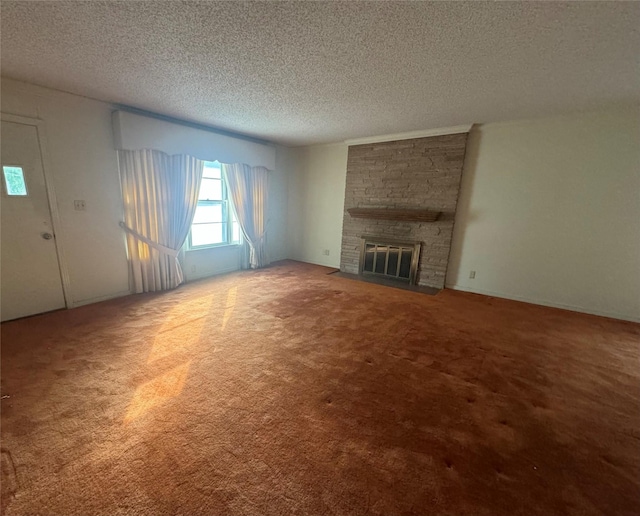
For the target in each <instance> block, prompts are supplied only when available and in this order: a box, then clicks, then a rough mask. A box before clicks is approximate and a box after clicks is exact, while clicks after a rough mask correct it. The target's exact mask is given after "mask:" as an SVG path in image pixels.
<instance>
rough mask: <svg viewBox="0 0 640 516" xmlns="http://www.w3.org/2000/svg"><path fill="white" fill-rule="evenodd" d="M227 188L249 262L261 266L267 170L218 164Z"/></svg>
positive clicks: (264, 259) (264, 248)
mask: <svg viewBox="0 0 640 516" xmlns="http://www.w3.org/2000/svg"><path fill="white" fill-rule="evenodd" d="M222 173H223V174H224V177H225V181H226V183H227V188H228V190H229V194H230V195H231V199H232V201H233V205H234V207H235V211H236V216H237V217H238V223H239V224H240V228H241V229H242V233H243V235H244V238H245V239H246V241H247V243H248V244H249V265H250V266H251V268H252V269H258V268H260V267H265V266H266V265H268V264H269V262H268V260H267V246H266V233H267V195H268V190H269V171H268V170H267V169H266V168H265V167H250V166H249V165H243V164H240V163H235V164H232V165H226V164H223V165H222Z"/></svg>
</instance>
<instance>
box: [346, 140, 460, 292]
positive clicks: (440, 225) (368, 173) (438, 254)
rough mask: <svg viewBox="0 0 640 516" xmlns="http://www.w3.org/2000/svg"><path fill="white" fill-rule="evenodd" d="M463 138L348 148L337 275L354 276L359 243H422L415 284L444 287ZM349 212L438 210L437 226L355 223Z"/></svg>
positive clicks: (407, 141) (424, 224)
mask: <svg viewBox="0 0 640 516" xmlns="http://www.w3.org/2000/svg"><path fill="white" fill-rule="evenodd" d="M466 144H467V133H461V134H450V135H444V136H432V137H429V138H415V139H412V140H400V141H395V142H384V143H372V144H367V145H357V146H352V147H349V156H348V160H347V181H346V191H345V202H344V223H343V226H342V253H341V257H340V270H341V271H343V272H348V273H352V274H357V273H358V261H359V259H360V238H361V236H362V235H376V236H381V237H387V238H394V239H397V240H406V241H418V242H421V243H422V250H421V253H420V265H419V269H418V285H424V286H429V287H436V288H443V287H444V280H445V276H446V272H447V264H448V261H449V250H450V248H451V235H452V233H453V222H454V218H455V211H456V204H457V202H458V192H459V190H460V178H461V177H462V166H463V162H464V154H465V149H466ZM349 208H409V209H418V208H423V209H432V210H437V211H441V212H442V215H441V216H440V218H439V220H438V221H436V222H404V221H392V220H389V221H386V220H367V219H357V218H353V217H351V216H350V215H349V213H348V212H347V210H348V209H349Z"/></svg>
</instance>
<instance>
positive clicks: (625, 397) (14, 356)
mask: <svg viewBox="0 0 640 516" xmlns="http://www.w3.org/2000/svg"><path fill="white" fill-rule="evenodd" d="M327 272H328V269H325V268H322V267H316V266H311V265H304V264H299V263H295V262H284V263H280V264H277V265H276V266H274V267H271V268H269V269H266V270H262V271H257V272H251V271H247V272H240V273H234V274H230V275H226V276H222V277H219V278H213V279H209V280H205V281H200V282H197V283H193V284H189V285H185V286H182V287H181V288H179V289H177V290H175V291H173V292H169V293H162V294H149V295H139V296H130V297H127V298H123V299H117V300H113V301H109V302H105V303H100V304H95V305H91V306H86V307H83V308H78V309H75V310H70V311H63V312H58V313H52V314H48V315H42V316H37V317H33V318H29V319H24V320H21V321H15V322H11V323H7V324H3V325H2V395H3V399H2V512H3V514H6V515H7V516H14V515H36V514H37V515H45V514H47V515H48V514H55V515H82V516H89V515H110V516H114V515H241V514H242V515H245V514H246V515H288V514H299V515H329V514H331V515H340V516H342V515H367V514H379V515H410V514H424V515H427V514H428V515H456V516H459V515H474V516H480V515H491V516H496V515H518V514H521V515H545V516H548V515H556V514H557V515H600V514H603V515H637V514H639V513H640V370H639V368H638V363H639V358H640V349H639V343H640V325H637V324H633V323H625V322H621V321H615V320H612V319H605V318H600V317H594V316H588V315H582V314H577V313H572V312H567V311H562V310H556V309H551V308H544V307H539V306H533V305H528V304H524V303H518V302H513V301H507V300H500V299H495V298H488V297H484V296H478V295H473V294H466V293H461V292H454V291H444V292H442V293H440V294H438V295H437V296H426V295H423V294H418V293H413V292H407V291H403V290H397V289H392V288H388V287H381V286H377V285H371V284H368V283H362V282H356V281H352V280H349V279H344V278H339V277H336V276H332V275H327Z"/></svg>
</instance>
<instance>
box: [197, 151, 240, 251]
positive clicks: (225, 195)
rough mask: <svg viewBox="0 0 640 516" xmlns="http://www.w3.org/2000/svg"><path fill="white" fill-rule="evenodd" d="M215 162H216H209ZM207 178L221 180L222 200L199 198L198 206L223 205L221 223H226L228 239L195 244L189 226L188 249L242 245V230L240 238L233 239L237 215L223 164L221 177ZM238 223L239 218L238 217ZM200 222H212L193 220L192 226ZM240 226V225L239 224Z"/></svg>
mask: <svg viewBox="0 0 640 516" xmlns="http://www.w3.org/2000/svg"><path fill="white" fill-rule="evenodd" d="M208 163H215V162H208ZM206 180H214V181H220V183H221V185H222V200H206V199H203V200H200V199H198V206H218V205H220V206H222V220H223V221H222V222H220V224H223V225H224V224H226V240H225V241H224V242H219V243H217V244H203V245H193V243H192V240H191V228H189V237H188V238H187V251H198V250H201V249H211V248H215V247H232V246H240V245H242V230H240V237H239V240H238V241H236V242H234V241H233V220H234V218H236V217H235V213H234V210H233V208H232V206H231V201H230V200H229V190H228V189H227V183H226V181H225V179H224V175H223V174H222V165H220V179H217V178H205V177H203V178H202V181H206ZM236 223H237V218H236ZM198 224H211V222H196V223H195V224H194V223H193V222H192V223H191V227H193V226H196V225H198ZM238 227H239V226H238Z"/></svg>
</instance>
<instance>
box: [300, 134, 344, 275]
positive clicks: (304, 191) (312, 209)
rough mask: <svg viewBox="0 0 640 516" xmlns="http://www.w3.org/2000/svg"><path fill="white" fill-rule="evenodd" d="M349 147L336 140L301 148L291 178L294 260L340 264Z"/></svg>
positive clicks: (335, 265)
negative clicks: (326, 252) (336, 142)
mask: <svg viewBox="0 0 640 516" xmlns="http://www.w3.org/2000/svg"><path fill="white" fill-rule="evenodd" d="M347 150H348V148H347V146H346V145H343V144H335V145H319V146H313V147H303V148H300V149H298V151H297V152H298V156H297V158H298V168H297V169H296V171H295V172H294V173H293V174H292V175H291V176H290V178H289V226H288V227H289V256H290V257H291V258H293V259H294V260H300V261H303V262H309V263H316V264H318V265H326V266H329V267H339V266H340V247H341V243H342V215H343V210H344V188H345V180H346V174H347ZM325 250H328V251H329V255H325V254H323V253H324V251H325Z"/></svg>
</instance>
